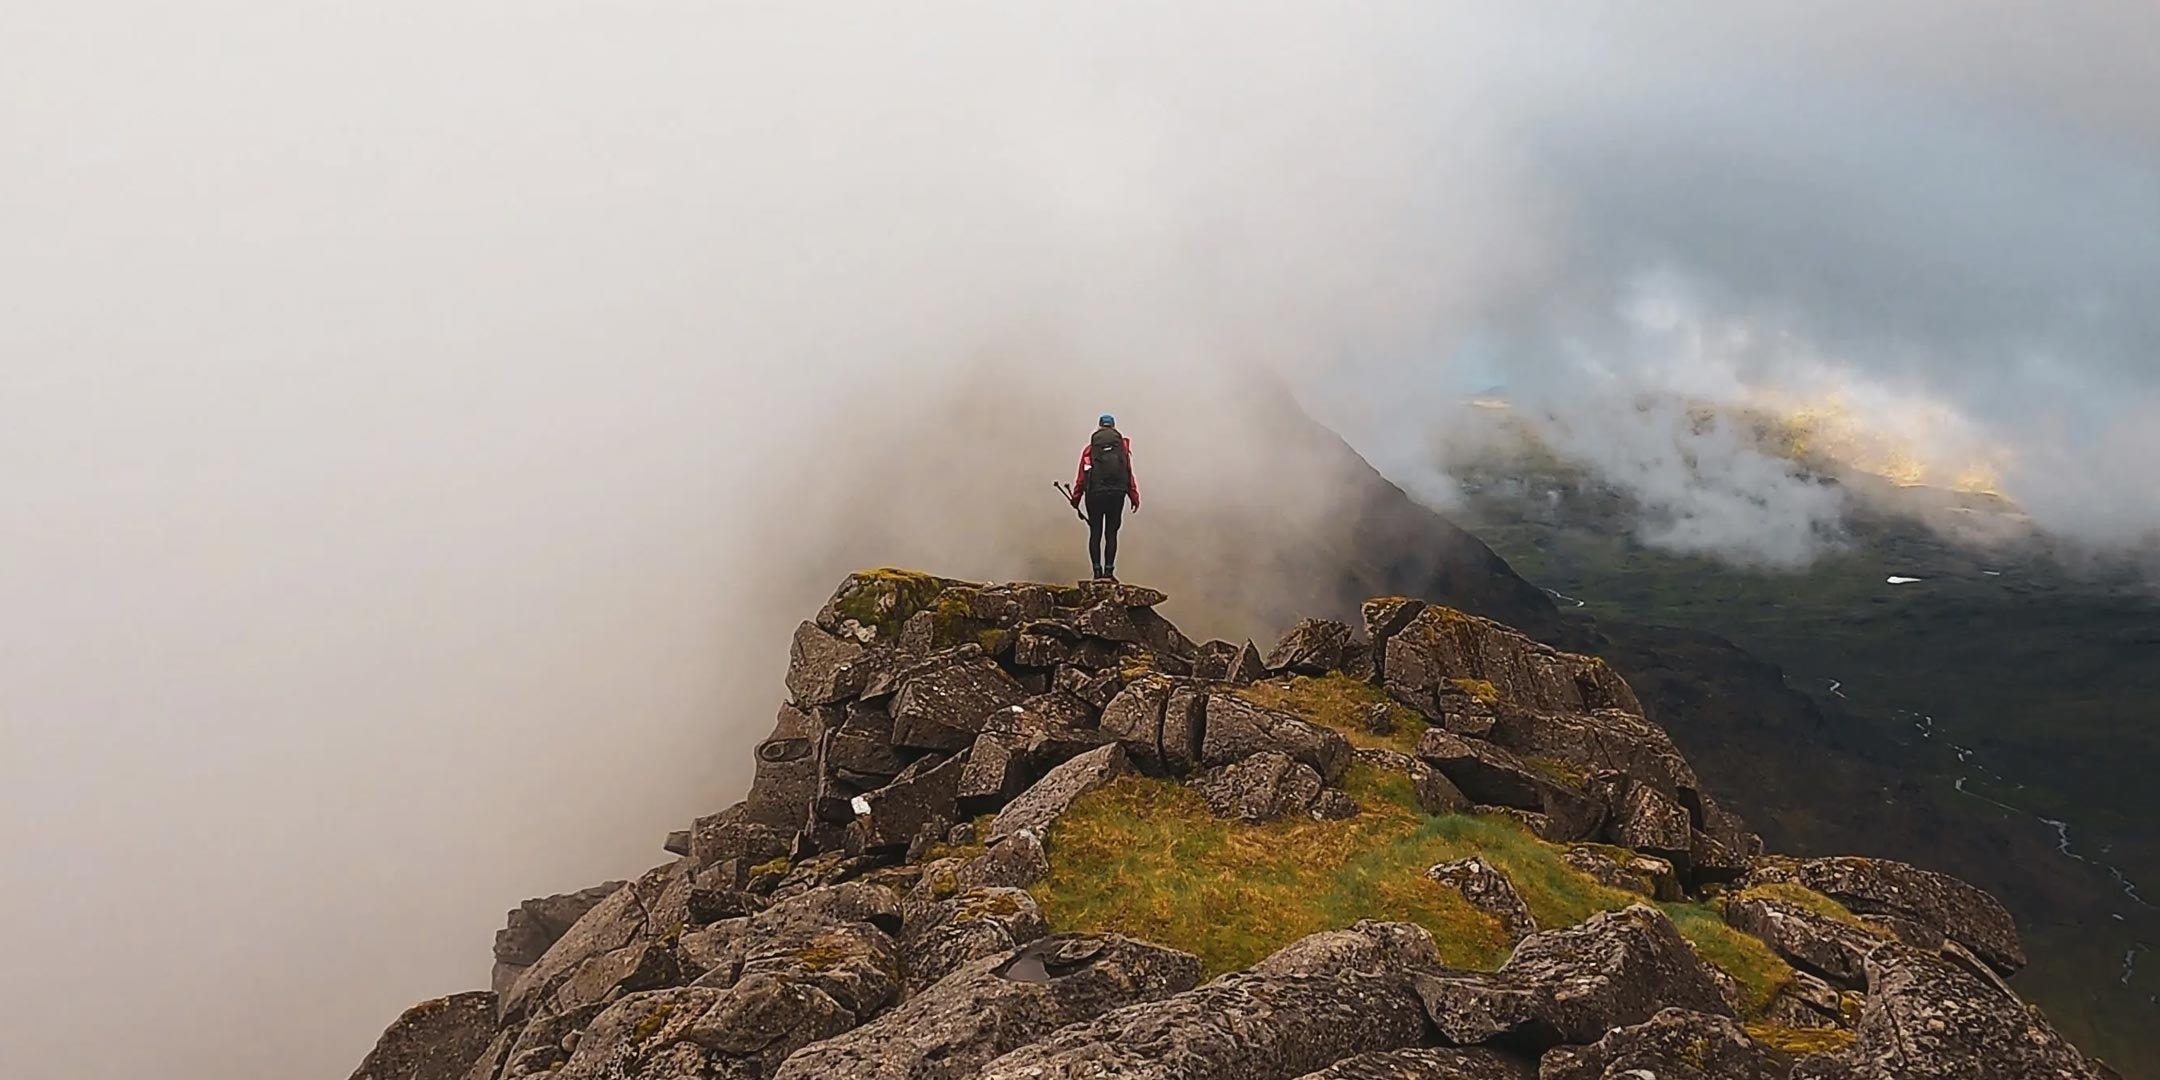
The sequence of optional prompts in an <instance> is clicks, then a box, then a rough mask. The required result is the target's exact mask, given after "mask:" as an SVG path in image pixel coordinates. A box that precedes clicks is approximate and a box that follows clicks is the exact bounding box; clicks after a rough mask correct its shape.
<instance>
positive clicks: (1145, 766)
mask: <svg viewBox="0 0 2160 1080" xmlns="http://www.w3.org/2000/svg"><path fill="white" fill-rule="evenodd" d="M1169 700H1170V680H1169V678H1168V677H1167V676H1162V675H1148V676H1143V677H1141V678H1138V679H1135V680H1133V681H1132V682H1129V683H1127V684H1125V689H1123V690H1120V691H1118V695H1117V696H1116V697H1114V698H1111V699H1110V704H1108V705H1106V706H1104V707H1103V711H1102V733H1103V734H1105V735H1109V736H1111V737H1112V738H1115V739H1116V740H1117V741H1118V743H1119V744H1120V745H1122V746H1123V747H1124V748H1125V754H1126V756H1127V757H1128V758H1130V759H1131V760H1132V762H1133V764H1135V765H1136V766H1138V767H1139V768H1140V769H1141V770H1143V771H1146V772H1155V773H1159V772H1161V771H1162V724H1163V706H1164V705H1165V704H1167V703H1168V702H1169Z"/></svg>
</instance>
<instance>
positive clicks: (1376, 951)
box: [1249, 919, 1440, 976]
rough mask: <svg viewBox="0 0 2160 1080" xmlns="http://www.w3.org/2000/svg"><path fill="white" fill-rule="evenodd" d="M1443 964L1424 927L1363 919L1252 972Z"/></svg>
mask: <svg viewBox="0 0 2160 1080" xmlns="http://www.w3.org/2000/svg"><path fill="white" fill-rule="evenodd" d="M1439 966H1440V948H1439V946H1438V945H1436V944H1435V943H1434V942H1433V937H1432V933H1431V932H1430V931H1428V930H1426V929H1425V928H1424V927H1422V926H1419V925H1417V924H1416V923H1401V922H1377V921H1374V920H1372V919H1360V920H1358V922H1357V923H1356V925H1354V926H1352V927H1350V928H1349V929H1347V930H1326V931H1322V932H1320V933H1317V934H1308V935H1306V936H1305V937H1302V938H1299V939H1298V940H1296V941H1293V942H1291V943H1290V944H1288V945H1285V946H1283V947H1282V948H1280V949H1277V950H1276V951H1275V952H1274V953H1273V954H1272V955H1270V956H1269V957H1268V958H1267V959H1265V960H1262V961H1260V962H1259V963H1257V964H1254V965H1253V966H1252V967H1251V968H1250V969H1249V970H1250V971H1251V972H1252V973H1253V974H1255V975H1328V976H1334V975H1343V974H1348V973H1355V974H1362V975H1385V974H1388V973H1391V972H1393V973H1396V974H1403V973H1408V972H1412V971H1423V970H1428V969H1432V968H1437V967H1439Z"/></svg>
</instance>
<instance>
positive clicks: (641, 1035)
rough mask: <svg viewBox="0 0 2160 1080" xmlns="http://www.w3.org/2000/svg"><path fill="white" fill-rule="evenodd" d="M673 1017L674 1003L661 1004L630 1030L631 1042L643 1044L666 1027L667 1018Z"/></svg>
mask: <svg viewBox="0 0 2160 1080" xmlns="http://www.w3.org/2000/svg"><path fill="white" fill-rule="evenodd" d="M674 1015H675V1003H674V1002H671V1001H670V1002H662V1003H661V1004H660V1006H659V1007H658V1008H655V1009H654V1010H653V1011H651V1012H649V1013H646V1014H645V1019H643V1020H640V1021H638V1022H637V1026H636V1027H634V1028H631V1029H630V1039H631V1041H632V1042H644V1041H645V1040H646V1039H650V1038H652V1037H653V1036H654V1035H656V1034H659V1032H660V1029H661V1028H663V1027H665V1026H667V1022H668V1018H669V1017H671V1016H674Z"/></svg>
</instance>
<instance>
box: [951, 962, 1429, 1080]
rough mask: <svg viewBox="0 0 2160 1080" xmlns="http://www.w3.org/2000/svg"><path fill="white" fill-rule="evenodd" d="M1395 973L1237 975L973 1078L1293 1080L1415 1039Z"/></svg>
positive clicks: (1420, 1026)
mask: <svg viewBox="0 0 2160 1080" xmlns="http://www.w3.org/2000/svg"><path fill="white" fill-rule="evenodd" d="M1424 1034H1425V1020H1424V1017H1423V1015H1422V1014H1421V1010H1420V1008H1419V1004H1418V998H1417V995H1416V994H1415V993H1413V992H1412V991H1411V990H1410V989H1409V987H1408V986H1407V985H1406V984H1405V980H1404V977H1403V976H1401V975H1394V974H1390V975H1380V976H1374V975H1362V974H1357V973H1354V972H1352V973H1344V974H1340V975H1333V976H1329V975H1261V974H1253V973H1249V972H1239V973H1236V974H1232V975H1225V976H1223V977H1222V978H1220V979H1217V980H1215V981H1214V982H1211V983H1208V984H1207V985H1205V986H1202V987H1199V988H1197V989H1193V990H1188V991H1186V992H1184V993H1182V994H1177V995H1174V996H1172V997H1168V998H1164V999H1163V1000H1161V1001H1156V1002H1150V1003H1147V1004H1142V1005H1128V1006H1126V1007H1125V1008H1122V1009H1118V1010H1116V1011H1114V1012H1110V1013H1105V1014H1104V1015H1102V1016H1100V1017H1098V1018H1096V1019H1094V1020H1091V1021H1088V1022H1086V1023H1082V1024H1075V1025H1072V1026H1069V1027H1066V1028H1063V1029H1061V1030H1059V1031H1058V1032H1056V1033H1055V1034H1052V1035H1051V1036H1049V1037H1048V1038H1046V1039H1043V1040H1042V1041H1040V1042H1037V1043H1034V1044H1033V1045H1030V1046H1025V1047H1022V1048H1020V1049H1018V1050H1015V1051H1013V1052H1012V1053H1010V1054H1007V1055H1005V1056H1004V1057H1001V1058H999V1059H997V1060H996V1061H993V1062H991V1063H990V1064H989V1065H988V1066H986V1067H985V1068H984V1069H983V1071H982V1072H981V1073H980V1074H979V1076H980V1080H1081V1078H1089V1080H1094V1078H1104V1077H1117V1078H1120V1080H1294V1078H1295V1077H1300V1076H1304V1075H1305V1074H1307V1073H1309V1072H1312V1071H1314V1070H1316V1069H1322V1068H1326V1067H1327V1066H1329V1065H1333V1064H1335V1063H1336V1062H1338V1061H1341V1060H1343V1059H1344V1058H1348V1057H1353V1056H1355V1055H1358V1054H1365V1053H1372V1052H1376V1051H1384V1050H1395V1049H1401V1048H1403V1047H1406V1046H1411V1045H1414V1044H1416V1043H1418V1042H1420V1041H1421V1040H1422V1039H1423V1037H1424Z"/></svg>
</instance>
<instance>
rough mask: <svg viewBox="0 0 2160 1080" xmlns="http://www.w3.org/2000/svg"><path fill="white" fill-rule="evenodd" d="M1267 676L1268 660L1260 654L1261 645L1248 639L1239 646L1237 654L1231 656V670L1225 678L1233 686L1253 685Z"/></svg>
mask: <svg viewBox="0 0 2160 1080" xmlns="http://www.w3.org/2000/svg"><path fill="white" fill-rule="evenodd" d="M1265 678H1267V660H1266V659H1264V658H1263V657H1262V656H1261V655H1260V647H1259V646H1257V645H1254V644H1253V643H1252V642H1250V641H1247V642H1246V643H1245V644H1243V645H1240V646H1238V651H1237V655H1236V656H1233V657H1231V658H1230V670H1229V672H1228V673H1227V674H1225V675H1224V676H1223V680H1222V681H1224V682H1226V683H1229V684H1230V685H1232V686H1251V685H1252V684H1254V683H1256V682H1259V681H1260V680H1262V679H1265Z"/></svg>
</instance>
